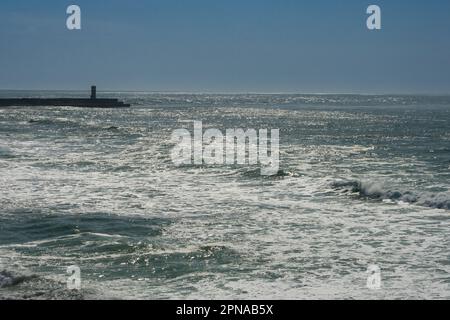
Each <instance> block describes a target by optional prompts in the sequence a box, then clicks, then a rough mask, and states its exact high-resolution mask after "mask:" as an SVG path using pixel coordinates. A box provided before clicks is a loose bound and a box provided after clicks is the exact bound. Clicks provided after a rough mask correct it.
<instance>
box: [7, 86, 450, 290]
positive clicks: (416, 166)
mask: <svg viewBox="0 0 450 320" xmlns="http://www.w3.org/2000/svg"><path fill="white" fill-rule="evenodd" d="M21 94H22V95H24V96H26V95H31V93H21ZM40 94H41V95H42V96H55V95H60V94H61V93H49V92H43V93H40ZM65 94H66V95H69V94H68V93H65ZM11 95H17V93H5V92H3V93H2V97H3V96H11ZM33 95H35V94H33ZM72 95H73V94H72ZM109 96H118V97H121V98H123V99H125V100H126V101H128V102H131V103H133V104H134V107H133V108H130V109H121V110H106V109H77V108H68V107H61V108H50V107H39V108H23V107H20V108H19V107H17V108H4V109H0V298H39V299H40V298H42V299H47V298H63V299H64V298H66V299H80V298H94V299H102V298H138V299H177V298H194V299H195V298H230V299H234V298H250V299H253V298H276V299H304V298H336V299H342V298H363V299H384V298H399V299H413V298H438V299H449V298H450V276H449V272H450V256H449V250H448V248H449V247H450V241H449V234H450V217H449V213H450V190H449V187H450V185H449V181H450V173H449V172H450V168H449V166H450V122H449V119H450V98H449V97H425V96H421V97H402V96H369V97H364V96H330V95H206V94H202V95H186V94H130V93H123V94H109ZM190 120H201V121H203V126H204V128H205V129H206V128H218V129H221V130H223V132H225V129H227V128H254V129H257V130H258V129H275V128H278V129H280V149H281V153H280V159H281V169H282V170H283V173H284V174H283V175H280V176H277V177H261V176H260V175H259V173H258V167H257V166H251V167H244V166H183V167H175V166H174V165H173V164H172V162H171V158H170V151H171V148H172V146H173V144H172V143H171V142H170V136H171V133H172V131H173V130H175V129H179V128H187V129H189V130H191V131H192V123H191V122H189V121H190ZM370 264H376V265H378V266H379V267H380V268H381V276H382V289H381V290H376V291H373V290H369V289H368V288H367V287H366V279H367V274H366V270H367V267H368V265H370ZM70 265H78V266H80V268H81V272H82V285H83V289H82V291H81V292H69V291H67V290H66V289H65V284H64V282H65V280H66V273H65V272H66V268H67V267H68V266H70ZM2 270H4V271H2Z"/></svg>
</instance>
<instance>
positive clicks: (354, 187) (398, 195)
mask: <svg viewBox="0 0 450 320" xmlns="http://www.w3.org/2000/svg"><path fill="white" fill-rule="evenodd" d="M331 186H332V188H333V189H335V190H339V191H341V192H343V193H351V194H357V195H358V196H359V197H362V198H366V199H375V200H393V201H402V202H407V203H411V204H416V205H420V206H424V207H430V208H437V209H447V210H450V194H448V193H444V192H440V193H432V192H420V193H419V192H414V191H400V190H391V189H389V188H388V187H386V186H384V185H383V184H381V183H375V182H366V181H359V180H338V181H334V182H333V183H332V184H331Z"/></svg>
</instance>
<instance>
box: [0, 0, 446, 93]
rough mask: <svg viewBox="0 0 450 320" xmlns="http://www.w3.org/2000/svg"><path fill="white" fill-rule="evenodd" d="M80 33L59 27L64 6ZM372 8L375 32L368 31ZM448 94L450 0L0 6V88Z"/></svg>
mask: <svg viewBox="0 0 450 320" xmlns="http://www.w3.org/2000/svg"><path fill="white" fill-rule="evenodd" d="M70 4H77V5H79V6H80V7H81V10H82V30H80V31H69V30H67V29H66V18H67V15H66V12H65V11H66V8H67V6H68V5H70ZM370 4H377V5H379V6H380V7H381V9H382V28H383V29H382V30H381V31H369V30H367V28H366V18H367V15H366V13H365V11H366V8H367V7H368V6H369V5H370ZM91 83H96V84H97V85H98V86H99V88H100V89H108V90H138V91H141V90H143V91H194V92H300V93H431V94H440V93H445V94H450V1H447V0H430V1H425V0H423V1H417V0H410V1H406V0H404V1H402V0H397V1H392V0H391V1H375V0H373V1H361V0H359V1H357V0H335V1H331V0H316V1H300V0H270V1H268V0H266V1H265V0H258V1H256V0H239V1H238V0H147V1H145V0H128V1H118V0H98V1H95V0H89V1H87V0H73V1H62V0H49V1H37V0H36V1H31V0H28V1H25V0H2V1H1V3H0V88H1V89H86V88H88V87H89V85H90V84H91Z"/></svg>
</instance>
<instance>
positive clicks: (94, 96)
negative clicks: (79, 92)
mask: <svg viewBox="0 0 450 320" xmlns="http://www.w3.org/2000/svg"><path fill="white" fill-rule="evenodd" d="M91 99H97V86H91Z"/></svg>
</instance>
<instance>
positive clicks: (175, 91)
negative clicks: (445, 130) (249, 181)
mask: <svg viewBox="0 0 450 320" xmlns="http://www.w3.org/2000/svg"><path fill="white" fill-rule="evenodd" d="M5 91H12V92H21V91H22V92H24V91H28V92H30V91H36V92H37V91H40V92H90V88H87V89H3V88H0V92H5ZM97 93H141V94H198V95H201V94H216V95H219V94H223V95H231V94H236V95H245V94H253V95H354V96H450V92H446V93H430V92H395V93H394V92H392V93H386V92H384V93H373V92H372V93H361V92H299V91H278V92H269V91H268V92H265V91H196V90H190V91H189V90H111V89H105V90H99V89H98V87H97Z"/></svg>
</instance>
